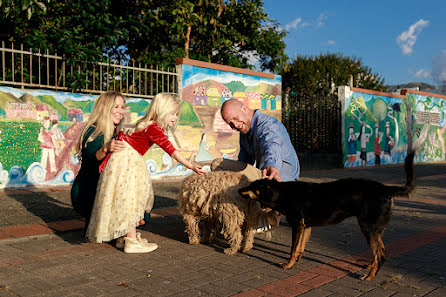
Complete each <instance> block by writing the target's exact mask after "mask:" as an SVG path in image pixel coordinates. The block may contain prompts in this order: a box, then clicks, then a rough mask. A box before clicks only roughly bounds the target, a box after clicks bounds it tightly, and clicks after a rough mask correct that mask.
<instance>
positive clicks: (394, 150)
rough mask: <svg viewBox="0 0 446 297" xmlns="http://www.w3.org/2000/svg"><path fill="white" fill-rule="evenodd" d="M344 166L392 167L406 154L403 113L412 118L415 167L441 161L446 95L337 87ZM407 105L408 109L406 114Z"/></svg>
mask: <svg viewBox="0 0 446 297" xmlns="http://www.w3.org/2000/svg"><path fill="white" fill-rule="evenodd" d="M338 93H339V100H340V102H341V104H342V110H343V115H342V121H343V123H342V133H343V136H342V141H343V145H342V147H343V156H344V166H345V167H357V166H371V165H378V164H380V165H385V164H396V163H402V162H404V158H405V156H406V155H407V143H408V137H407V131H408V125H407V123H408V120H407V113H408V110H409V113H410V114H412V115H413V117H414V120H415V121H414V125H413V126H414V138H413V141H414V148H415V149H416V150H417V157H416V161H417V162H433V161H443V160H445V144H444V139H445V137H446V132H445V115H446V104H445V101H446V96H444V95H438V94H433V93H425V92H418V91H412V90H402V91H401V94H399V95H397V94H391V93H385V92H376V91H371V90H365V89H359V88H350V87H348V86H343V87H340V88H339V92H338ZM408 106H409V109H408Z"/></svg>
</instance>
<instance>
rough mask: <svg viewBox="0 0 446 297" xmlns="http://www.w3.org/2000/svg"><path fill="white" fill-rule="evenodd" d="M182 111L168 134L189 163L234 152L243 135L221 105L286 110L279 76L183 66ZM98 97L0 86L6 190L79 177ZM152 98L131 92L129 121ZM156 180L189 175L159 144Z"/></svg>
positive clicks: (154, 152)
mask: <svg viewBox="0 0 446 297" xmlns="http://www.w3.org/2000/svg"><path fill="white" fill-rule="evenodd" d="M182 68H183V69H182V81H183V92H182V99H183V102H182V110H181V115H180V119H179V124H178V126H177V129H176V131H175V133H174V134H172V135H169V139H170V140H171V141H172V143H173V144H174V145H175V147H176V148H177V150H178V152H179V153H180V154H182V155H183V157H185V158H187V159H188V160H190V161H194V162H199V163H200V164H201V165H203V166H204V167H205V168H208V166H209V164H210V162H211V161H212V160H213V159H214V158H216V157H223V158H235V157H236V156H237V153H238V133H234V132H233V131H232V130H231V128H230V127H229V126H228V125H227V124H226V123H225V122H224V121H223V119H222V118H221V114H220V107H221V105H222V103H223V102H224V101H226V100H228V99H230V98H236V99H238V100H240V101H241V102H243V103H244V104H245V105H246V106H248V107H250V108H260V109H262V110H263V111H264V112H265V113H268V114H271V115H273V116H276V117H277V118H279V119H280V116H281V111H280V109H281V96H280V94H281V78H280V77H278V76H277V77H276V78H275V79H265V78H261V77H256V76H250V75H242V74H237V73H229V72H223V71H217V70H212V69H207V68H200V67H192V66H189V65H182ZM96 98H97V96H93V95H86V94H75V93H69V92H56V91H48V90H21V89H16V88H10V87H0V188H5V187H22V186H26V185H33V186H48V185H63V184H70V183H72V182H73V180H74V178H75V176H76V174H77V172H78V170H79V168H80V163H79V160H77V158H76V157H75V156H74V147H75V144H76V143H77V141H78V138H79V134H80V132H81V131H82V128H83V126H84V125H85V122H86V120H87V119H88V117H89V115H90V112H91V110H92V107H93V104H94V101H95V99H96ZM149 105H150V100H145V99H138V98H136V99H135V98H131V99H129V98H127V111H126V113H125V122H126V123H127V124H128V125H131V124H132V123H134V122H136V120H137V119H139V118H140V117H142V116H143V115H144V114H145V112H146V111H147V108H148V106H149ZM144 159H145V160H146V164H147V168H148V169H149V172H150V174H151V176H152V178H155V179H156V178H161V177H166V176H178V175H188V174H191V173H192V171H191V170H189V169H187V168H185V167H184V166H183V165H182V164H178V163H177V162H176V161H175V160H174V159H172V158H171V157H170V156H169V155H168V154H167V153H165V152H164V151H163V150H162V149H161V148H159V147H157V146H156V145H154V146H153V147H152V148H151V149H150V150H149V151H148V152H147V153H146V155H145V156H144Z"/></svg>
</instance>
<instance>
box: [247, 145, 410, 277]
mask: <svg viewBox="0 0 446 297" xmlns="http://www.w3.org/2000/svg"><path fill="white" fill-rule="evenodd" d="M413 159H414V153H413V152H412V153H409V154H408V156H407V157H406V160H405V166H404V167H405V171H406V185H405V186H401V187H398V186H386V185H384V184H382V183H379V182H376V181H373V180H368V179H357V178H349V179H340V180H337V181H334V182H326V183H311V182H301V181H297V182H277V181H274V180H268V179H261V180H257V181H254V182H253V183H251V184H250V185H249V186H248V187H246V188H242V189H240V190H239V193H240V195H242V196H243V197H245V198H251V199H255V200H258V201H259V202H260V203H261V204H262V206H263V207H270V208H272V209H273V210H276V211H279V212H280V213H281V214H283V215H285V216H286V220H287V221H288V223H289V224H290V225H291V227H292V246H291V256H290V259H289V261H288V263H286V264H283V265H282V267H283V268H291V267H292V266H293V265H294V263H295V262H296V260H297V261H299V260H300V258H301V256H302V253H303V252H304V250H305V245H306V243H307V241H308V238H309V237H310V233H311V227H312V226H326V225H332V224H337V223H339V222H341V221H343V220H344V219H346V218H348V217H351V216H355V217H356V218H357V219H358V223H359V226H360V227H361V230H362V232H363V234H364V236H365V238H366V240H367V243H368V244H369V246H370V249H371V250H372V253H373V261H372V263H371V264H370V265H369V266H368V268H369V269H370V272H369V273H368V274H367V275H364V276H363V277H362V278H361V279H364V278H366V279H367V280H369V279H373V278H374V277H375V275H376V273H377V272H378V270H379V269H380V268H381V266H382V264H383V263H384V260H385V257H384V249H385V248H384V244H383V241H382V234H383V233H384V230H385V229H386V227H387V224H388V223H389V221H390V218H391V216H392V208H393V197H396V196H406V197H409V196H410V195H411V193H412V192H413V190H414V188H415V186H414V183H415V173H414V168H413Z"/></svg>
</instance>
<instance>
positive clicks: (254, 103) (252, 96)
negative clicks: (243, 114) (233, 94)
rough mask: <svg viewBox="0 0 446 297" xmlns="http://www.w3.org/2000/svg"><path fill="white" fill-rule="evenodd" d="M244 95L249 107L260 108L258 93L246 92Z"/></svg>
mask: <svg viewBox="0 0 446 297" xmlns="http://www.w3.org/2000/svg"><path fill="white" fill-rule="evenodd" d="M246 97H247V98H248V102H249V103H248V104H249V106H248V107H249V108H251V109H260V108H262V104H261V100H262V99H261V98H260V94H259V93H257V92H246Z"/></svg>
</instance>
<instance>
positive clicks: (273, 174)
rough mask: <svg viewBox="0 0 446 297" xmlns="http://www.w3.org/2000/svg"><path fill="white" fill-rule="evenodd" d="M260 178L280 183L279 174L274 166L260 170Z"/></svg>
mask: <svg viewBox="0 0 446 297" xmlns="http://www.w3.org/2000/svg"><path fill="white" fill-rule="evenodd" d="M262 178H268V179H270V180H271V179H275V180H276V181H278V182H280V181H282V179H281V178H280V172H279V170H277V168H276V167H274V166H266V167H265V168H263V170H262Z"/></svg>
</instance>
